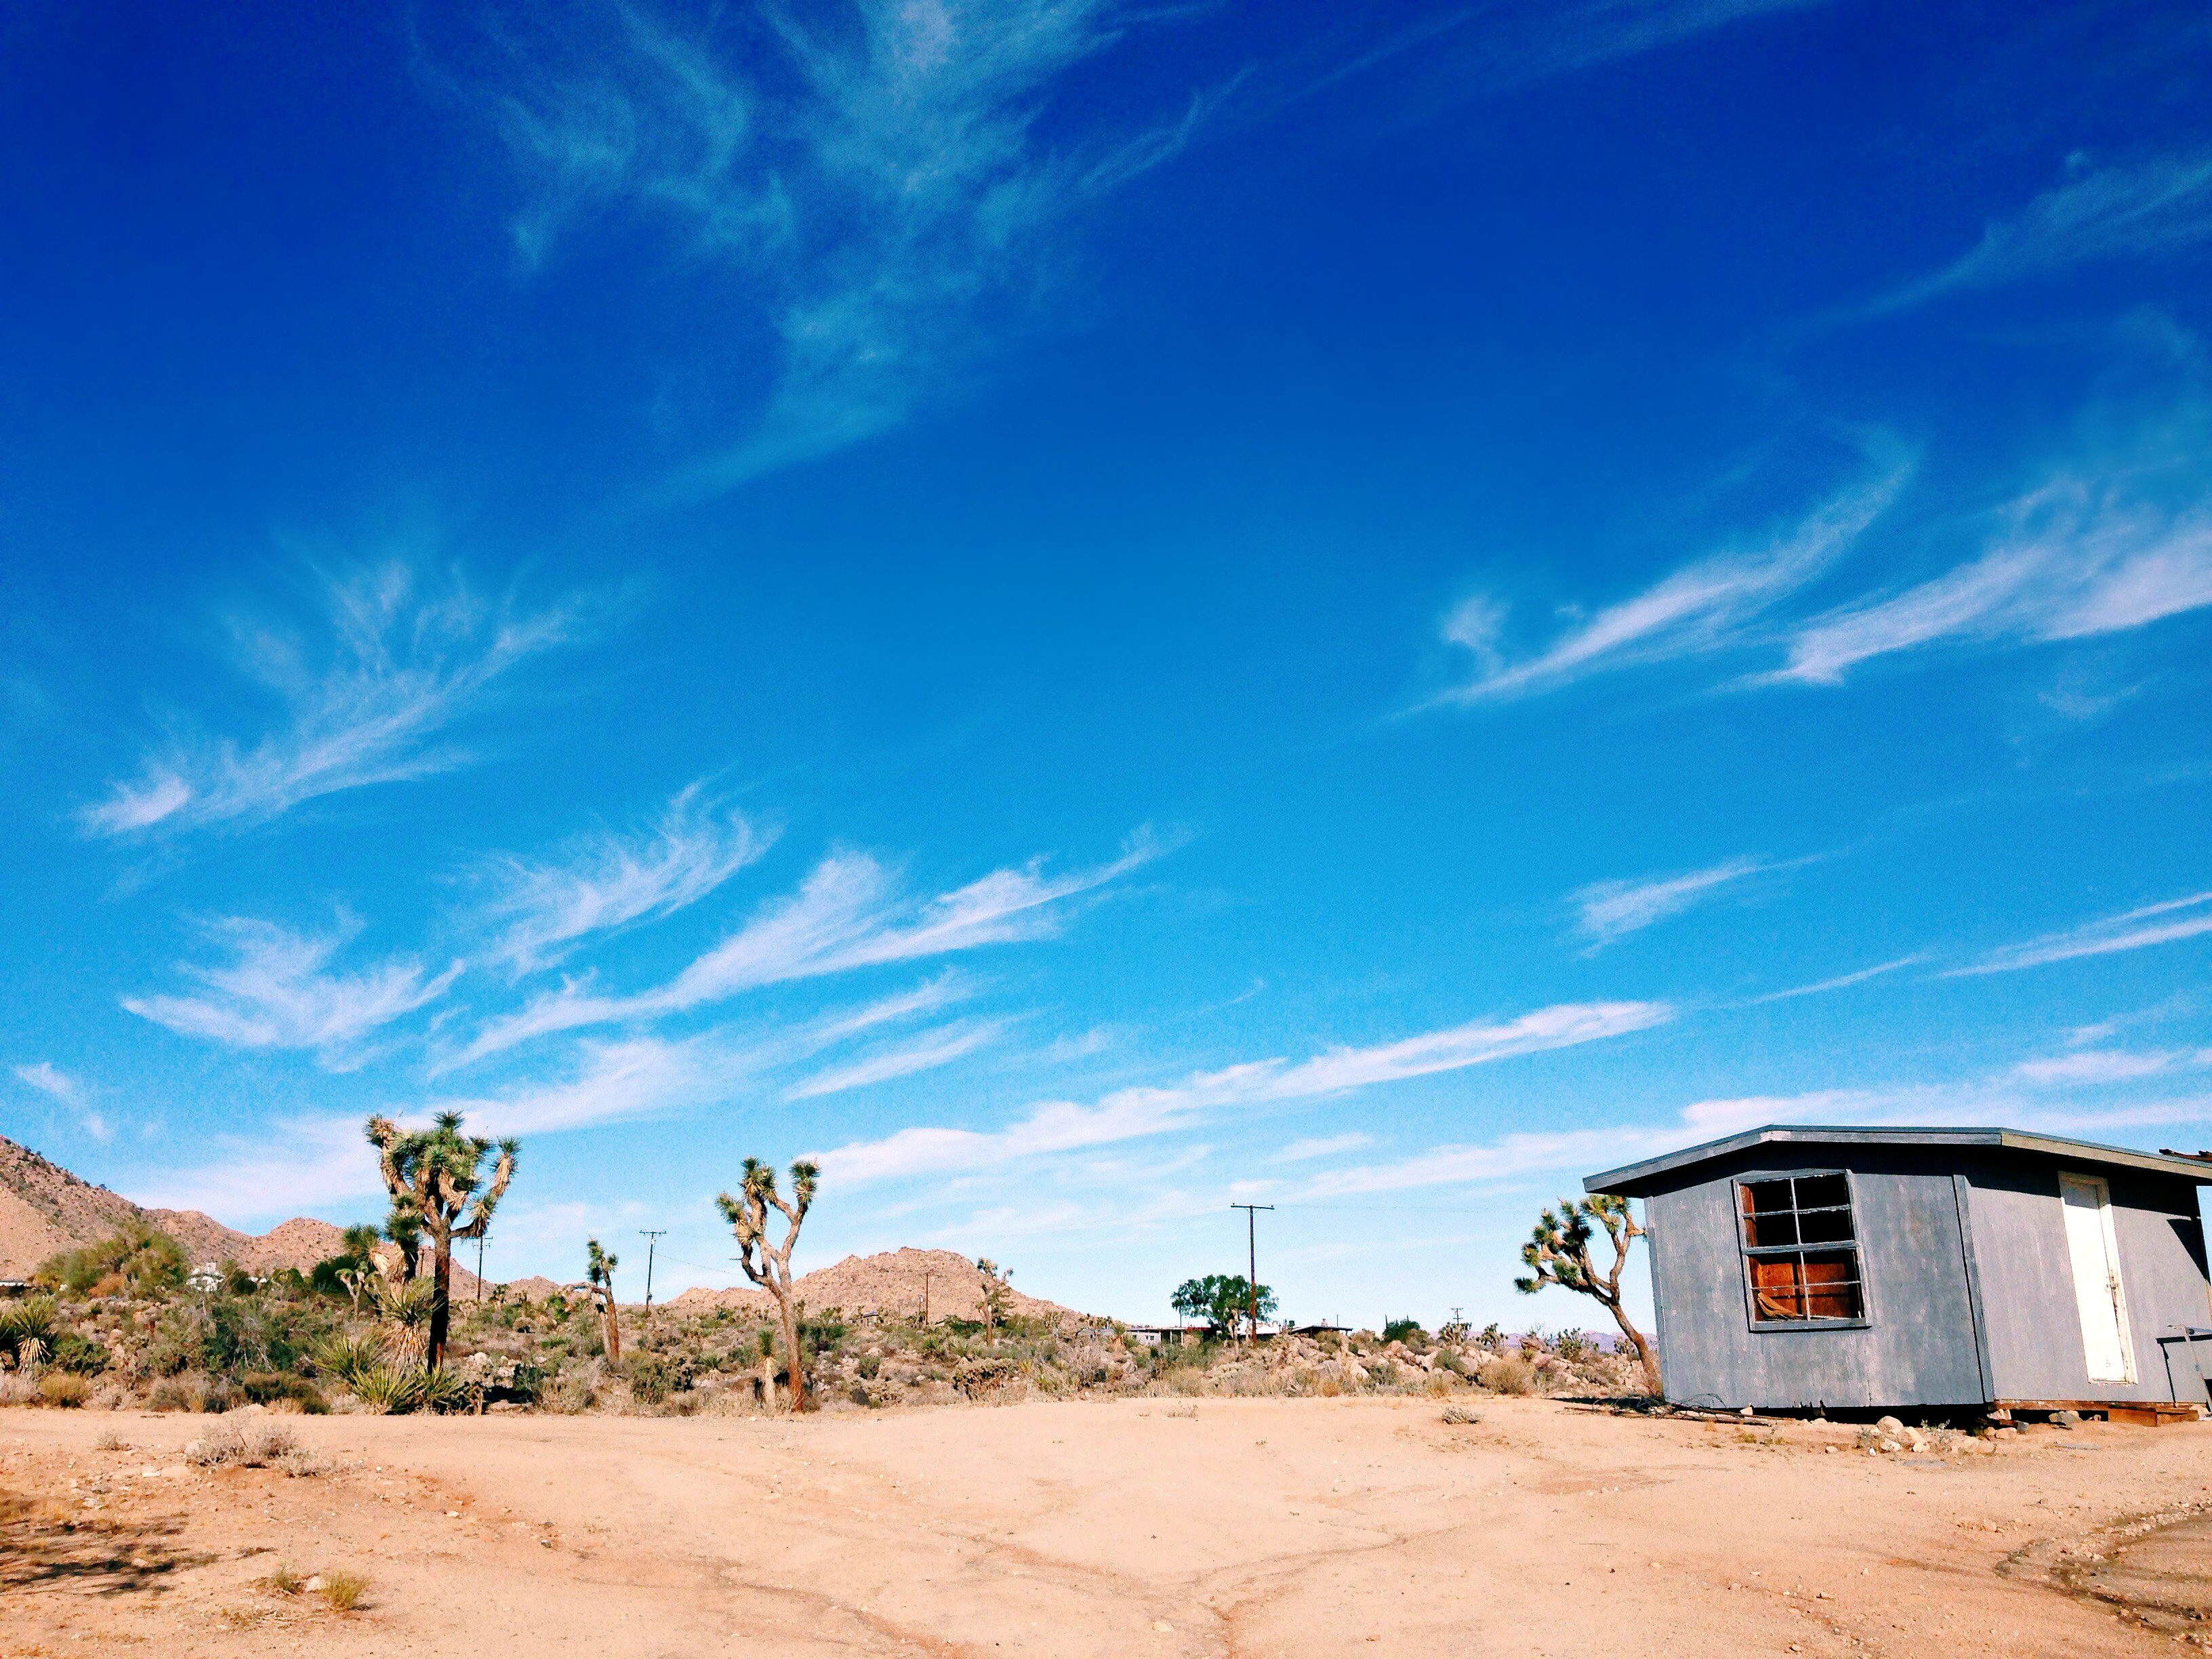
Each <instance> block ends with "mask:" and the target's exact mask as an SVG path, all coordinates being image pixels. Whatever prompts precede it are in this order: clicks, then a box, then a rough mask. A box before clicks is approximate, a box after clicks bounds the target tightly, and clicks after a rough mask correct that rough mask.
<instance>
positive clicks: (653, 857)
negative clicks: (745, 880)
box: [484, 783, 775, 970]
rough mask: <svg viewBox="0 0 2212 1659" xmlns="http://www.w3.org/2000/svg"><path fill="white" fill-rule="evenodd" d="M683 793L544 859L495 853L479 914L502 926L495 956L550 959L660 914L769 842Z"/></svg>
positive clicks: (519, 964)
mask: <svg viewBox="0 0 2212 1659" xmlns="http://www.w3.org/2000/svg"><path fill="white" fill-rule="evenodd" d="M703 791H704V786H702V785H701V784H696V783H695V784H693V785H692V786H691V787H690V788H688V789H685V790H684V791H683V792H682V793H680V794H678V796H677V797H676V798H675V799H673V800H671V802H669V804H668V806H667V808H666V810H665V811H663V813H662V814H661V817H660V821H659V823H658V824H657V825H656V826H654V828H653V829H651V830H650V831H648V832H646V833H644V834H641V835H629V836H624V835H618V834H614V833H611V832H602V833H599V834H597V835H592V836H582V837H579V838H578V839H576V840H574V841H573V842H570V843H568V846H566V847H564V848H562V851H561V855H560V856H559V857H558V858H556V859H555V860H548V861H543V862H533V861H531V860H524V859H520V858H512V857H508V858H502V859H499V860H495V861H494V862H493V863H491V864H490V865H489V866H488V869H487V872H486V873H487V876H488V878H489V882H490V884H491V885H492V887H493V889H494V893H493V896H492V897H491V899H490V900H489V902H488V903H487V904H486V906H485V908H484V915H485V916H486V918H487V919H488V920H489V921H494V922H495V923H503V924H504V926H503V927H502V929H501V937H500V940H499V945H498V947H497V949H498V951H499V954H500V955H501V956H502V957H505V958H506V959H507V961H508V962H510V963H513V965H514V966H515V967H516V968H517V969H525V970H526V969H534V968H538V967H542V966H544V965H545V964H546V963H549V962H552V961H556V960H557V959H558V958H559V957H561V956H562V955H563V954H564V953H565V952H566V951H568V950H569V949H570V948H571V947H573V946H574V945H575V944H576V943H577V942H578V941H579V940H580V939H585V938H586V937H588V936H590V935H592V934H595V933H608V932H611V931H614V930H617V929H619V928H623V927H629V925H631V924H632V923H635V922H638V921H645V920H648V919H653V918H657V917H660V916H665V915H670V914H671V913H673V912H674V911H677V910H680V909H682V908H684V907H685V906H686V905H690V904H696V903H697V902H699V901H700V900H701V899H702V898H705V897H706V896H708V894H709V893H712V892H713V891H714V890H715V889H716V888H718V887H720V885H721V884H723V883H724V882H726V881H727V880H728V879H729V878H731V877H732V876H733V875H735V874H736V873H737V872H738V871H739V870H742V869H743V868H744V867H745V866H747V865H749V864H751V863H753V862H754V861H755V860H757V859H759V858H760V857H761V856H762V854H764V853H766V852H767V851H768V849H769V847H770V846H771V845H773V844H774V842H775V831H774V830H773V829H760V828H757V826H755V825H754V824H753V823H751V822H750V820H749V819H747V818H746V817H744V815H743V814H741V813H739V812H737V811H733V810H732V809H730V808H729V807H727V806H726V805H722V804H720V803H718V802H715V801H714V800H711V799H708V797H707V796H706V795H705V793H704V792H703Z"/></svg>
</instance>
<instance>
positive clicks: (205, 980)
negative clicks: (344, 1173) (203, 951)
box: [123, 916, 463, 1069]
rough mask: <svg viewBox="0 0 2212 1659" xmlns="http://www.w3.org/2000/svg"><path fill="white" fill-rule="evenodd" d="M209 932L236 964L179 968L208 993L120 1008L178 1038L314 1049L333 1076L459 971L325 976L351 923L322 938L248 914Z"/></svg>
mask: <svg viewBox="0 0 2212 1659" xmlns="http://www.w3.org/2000/svg"><path fill="white" fill-rule="evenodd" d="M204 932H205V933H206V934H207V936H208V938H209V939H210V941H212V942H213V943H215V944H216V945H220V946H222V947H224V948H226V949H228V951H229V952H230V953H231V955H232V957H233V958H234V959H233V961H232V962H231V963H229V964H228V965H227V966H224V967H219V968H208V967H193V966H187V967H185V969H183V971H184V973H185V975H186V977H188V978H190V979H193V980H196V981H198V982H199V983H200V984H201V985H202V986H204V987H205V990H204V992H203V993H202V994H196V995H187V996H170V995H161V996H147V997H125V998H124V999H123V1006H124V1007H125V1008H127V1009H128V1010H130V1011H131V1012H132V1013H134V1014H137V1015H138V1016H139V1017H140V1018H143V1019H149V1020H152V1021H153V1022H154V1023H155V1024H157V1025H165V1026H167V1027H168V1029H169V1030H173V1031H175V1032H178V1033H179V1034H180V1035H182V1036H197V1037H204V1038H205V1039H207V1040H208V1041H210V1042H220V1043H222V1044H223V1045H225V1046H226V1047H228V1048H309V1049H313V1050H314V1051H315V1052H316V1054H317V1056H318V1058H319V1060H320V1061H321V1062H322V1064H323V1065H325V1066H328V1067H330V1068H331V1069H343V1068H344V1067H345V1066H347V1065H348V1064H349V1062H350V1061H351V1060H353V1059H354V1058H355V1057H356V1054H355V1051H356V1048H357V1046H358V1045H359V1043H360V1042H361V1041H362V1039H363V1038H365V1037H367V1036H368V1035H369V1034H370V1033H372V1032H374V1031H375V1030H378V1029H380V1027H382V1026H385V1025H388V1024H391V1023H392V1021H394V1020H397V1019H400V1018H404V1017H405V1016H406V1015H408V1014H410V1013H413V1012H415V1011H416V1009H418V1008H421V1007H422V1006H424V1005H425V1004H427V1003H429V1002H432V1001H434V1000H436V999H437V998H438V997H440V996H441V995H443V994H445V991H446V989H447V987H448V986H450V985H451V984H452V983H453V980H454V978H455V977H456V976H457V975H459V973H460V971H461V968H462V965H463V964H462V963H459V962H456V963H453V966H451V967H450V968H448V969H447V970H446V971H445V972H444V973H442V974H439V975H435V976H433V975H429V974H428V972H427V971H426V970H425V969H423V967H422V964H421V963H418V962H416V961H414V960H412V959H411V958H404V957H395V958H394V959H392V960H391V961H389V962H386V963H382V964H380V966H378V967H376V968H373V969H369V970H368V971H367V972H365V973H361V974H355V975H342V974H332V973H329V972H326V971H325V970H326V969H328V968H329V966H330V964H331V961H332V959H333V958H334V957H336V956H337V953H338V951H340V950H341V949H342V948H343V946H344V945H346V944H347V943H348V942H349V940H351V939H352V938H353V937H354V936H355V935H356V934H357V933H359V932H360V924H359V923H358V922H356V921H353V920H352V919H350V918H347V917H342V918H341V919H340V923H339V927H338V928H337V931H336V932H334V933H328V934H325V935H322V936H320V937H310V936H308V935H306V934H301V933H294V932H292V931H291V930H289V928H284V927H278V926H276V924H274V923H271V922H265V921H252V920H250V919H248V918H246V917H243V916H233V917H227V918H224V919H222V920H219V921H213V922H210V923H208V924H207V925H206V927H205V928H204Z"/></svg>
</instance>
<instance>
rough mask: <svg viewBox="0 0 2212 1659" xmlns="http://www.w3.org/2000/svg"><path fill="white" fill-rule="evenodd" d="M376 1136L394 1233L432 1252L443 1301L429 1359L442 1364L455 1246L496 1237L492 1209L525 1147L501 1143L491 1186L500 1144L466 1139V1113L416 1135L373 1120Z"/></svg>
mask: <svg viewBox="0 0 2212 1659" xmlns="http://www.w3.org/2000/svg"><path fill="white" fill-rule="evenodd" d="M368 1140H369V1144H370V1145H371V1146H374V1147H375V1148H376V1150H377V1153H378V1156H379V1158H380V1160H381V1170H382V1173H383V1176H384V1185H385V1188H386V1191H388V1192H389V1193H390V1194H392V1225H391V1226H390V1228H389V1229H388V1231H390V1232H391V1234H392V1237H393V1238H394V1239H395V1240H398V1241H399V1242H400V1244H401V1248H402V1249H405V1239H406V1236H407V1235H408V1234H409V1233H410V1232H415V1233H419V1235H420V1237H421V1238H422V1242H423V1243H427V1244H428V1246H429V1247H430V1273H431V1279H432V1282H433V1283H434V1284H435V1286H436V1296H435V1300H434V1303H433V1305H432V1308H431V1311H430V1320H429V1326H428V1330H427V1331H426V1333H425V1334H424V1339H423V1340H424V1348H423V1358H424V1361H425V1363H427V1364H430V1365H433V1366H435V1365H439V1364H443V1363H444V1361H445V1358H446V1332H447V1322H448V1304H449V1303H450V1302H451V1299H452V1298H451V1291H452V1290H453V1241H454V1240H456V1239H470V1238H481V1237H483V1236H484V1234H485V1233H486V1232H488V1231H490V1228H491V1214H492V1211H493V1209H494V1208H495V1206H497V1205H498V1203H499V1200H500V1199H501V1196H502V1195H503V1194H505V1193H506V1191H507V1182H510V1181H512V1180H513V1178H514V1159H515V1155H516V1153H517V1152H518V1151H519V1150H520V1148H519V1146H518V1145H517V1143H516V1142H514V1141H513V1140H511V1139H510V1140H502V1141H500V1142H498V1143H497V1146H496V1150H497V1152H498V1153H499V1156H498V1158H496V1159H495V1161H494V1163H493V1165H492V1169H491V1173H490V1176H489V1180H487V1178H486V1176H485V1175H484V1172H483V1161H484V1159H485V1158H489V1157H490V1156H491V1154H492V1152H493V1151H494V1150H495V1147H494V1143H493V1142H491V1141H489V1140H486V1139H483V1137H482V1136H479V1135H465V1134H463V1133H461V1115H460V1114H459V1112H441V1113H439V1114H438V1115H437V1116H436V1117H435V1119H433V1120H432V1121H431V1126H430V1127H428V1129H417V1130H412V1131H409V1130H403V1129H401V1128H400V1127H399V1126H398V1124H396V1123H394V1122H393V1121H392V1120H391V1119H390V1118H388V1117H372V1118H371V1119H369V1120H368ZM411 1259H412V1253H410V1260H411Z"/></svg>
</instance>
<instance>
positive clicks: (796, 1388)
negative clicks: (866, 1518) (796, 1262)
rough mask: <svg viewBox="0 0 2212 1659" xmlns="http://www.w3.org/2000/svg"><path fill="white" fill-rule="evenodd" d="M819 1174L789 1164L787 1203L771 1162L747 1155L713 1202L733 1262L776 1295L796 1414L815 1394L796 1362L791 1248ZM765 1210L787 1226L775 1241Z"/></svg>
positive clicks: (808, 1405) (796, 1311)
mask: <svg viewBox="0 0 2212 1659" xmlns="http://www.w3.org/2000/svg"><path fill="white" fill-rule="evenodd" d="M821 1176H822V1171H821V1170H819V1169H817V1167H816V1166H815V1165H813V1164H809V1163H807V1162H806V1161H805V1159H803V1158H802V1159H801V1160H800V1161H799V1162H798V1163H796V1164H793V1165H792V1166H791V1198H790V1200H789V1201H788V1202H787V1201H785V1200H784V1199H783V1197H782V1196H781V1194H778V1193H777V1191H776V1190H775V1166H774V1165H772V1164H763V1163H762V1162H761V1161H760V1159H758V1158H747V1159H746V1160H745V1170H744V1180H743V1181H741V1182H739V1183H738V1191H737V1195H736V1196H735V1197H732V1196H731V1195H730V1194H728V1193H724V1194H721V1195H720V1196H719V1197H718V1198H716V1199H715V1200H714V1201H715V1202H716V1203H717V1204H719V1205H720V1206H721V1209H722V1218H723V1219H724V1220H725V1221H727V1222H728V1223H729V1224H730V1227H731V1231H733V1232H735V1233H736V1234H737V1237H738V1266H739V1267H743V1268H744V1270H745V1277H746V1278H747V1279H751V1280H752V1282H753V1283H754V1284H756V1285H759V1286H761V1288H762V1289H763V1290H765V1291H767V1292H768V1293H769V1295H770V1296H772V1297H775V1308H776V1313H777V1315H778V1316H780V1317H781V1321H782V1323H783V1352H784V1358H785V1359H786V1360H787V1361H788V1362H789V1364H790V1367H791V1408H792V1410H793V1411H795V1412H805V1411H811V1410H813V1409H814V1396H813V1395H811V1394H810V1393H809V1392H808V1391H807V1387H806V1373H805V1370H804V1369H803V1367H802V1366H801V1364H800V1362H799V1304H798V1303H797V1302H796V1301H795V1300H794V1299H793V1295H792V1288H791V1285H792V1280H791V1247H792V1246H793V1245H794V1244H796V1243H799V1224H800V1223H801V1222H803V1221H805V1219H806V1212H807V1211H808V1209H809V1208H811V1206H812V1205H813V1203H814V1186H815V1182H817V1181H818V1180H820V1179H821ZM770 1210H775V1212H778V1213H779V1214H781V1216H782V1217H783V1218H784V1219H785V1221H787V1222H788V1223H789V1224H790V1225H788V1226H787V1228H786V1229H785V1230H784V1235H783V1243H781V1244H780V1245H770V1244H769V1242H768V1229H769V1218H768V1212H769V1211H770Z"/></svg>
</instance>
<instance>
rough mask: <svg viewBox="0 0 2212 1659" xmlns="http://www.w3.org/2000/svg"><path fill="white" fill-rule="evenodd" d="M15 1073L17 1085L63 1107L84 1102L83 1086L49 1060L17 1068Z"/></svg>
mask: <svg viewBox="0 0 2212 1659" xmlns="http://www.w3.org/2000/svg"><path fill="white" fill-rule="evenodd" d="M15 1080H16V1081H17V1082H18V1083H21V1084H24V1085H27V1086H29V1087H31V1088H33V1089H36V1090H37V1091H39V1092H40V1094H42V1095H46V1096H49V1097H52V1098H53V1099H55V1100H58V1101H59V1102H61V1103H62V1104H63V1105H64V1106H76V1105H79V1104H82V1102H83V1100H84V1085H83V1084H82V1083H80V1082H78V1081H77V1080H76V1079H75V1078H73V1077H71V1076H70V1074H69V1073H66V1072H64V1071H63V1070H62V1069H61V1068H60V1067H59V1066H56V1065H55V1064H54V1063H53V1061H52V1060H40V1061H39V1062H38V1064H36V1065H35V1066H16V1067H15Z"/></svg>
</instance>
